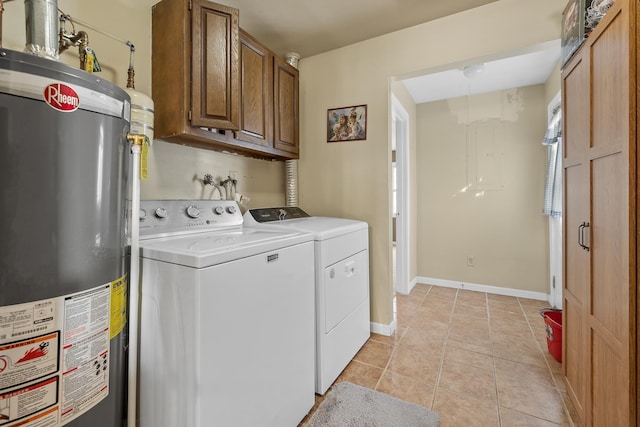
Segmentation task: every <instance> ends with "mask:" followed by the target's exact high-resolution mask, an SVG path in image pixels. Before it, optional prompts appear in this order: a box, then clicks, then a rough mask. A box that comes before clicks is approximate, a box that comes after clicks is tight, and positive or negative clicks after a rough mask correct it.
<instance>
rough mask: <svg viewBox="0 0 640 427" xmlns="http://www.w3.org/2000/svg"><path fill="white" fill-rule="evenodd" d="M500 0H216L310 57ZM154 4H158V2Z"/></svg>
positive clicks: (269, 41)
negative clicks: (237, 10)
mask: <svg viewBox="0 0 640 427" xmlns="http://www.w3.org/2000/svg"><path fill="white" fill-rule="evenodd" d="M494 1H496V0H322V1H319V0H216V2H217V3H221V4H225V5H227V6H231V7H235V8H237V9H239V10H240V27H242V28H243V29H244V30H246V31H247V32H248V33H249V34H251V35H252V36H254V37H255V38H256V39H258V40H260V41H261V42H262V43H264V44H265V45H267V46H268V47H269V48H270V49H271V50H273V51H274V52H275V53H277V54H279V55H282V56H284V55H285V54H286V53H287V52H297V53H298V54H299V55H300V57H301V58H306V57H309V56H313V55H316V54H319V53H323V52H328V51H330V50H333V49H337V48H340V47H344V46H348V45H350V44H353V43H357V42H360V41H363V40H367V39H370V38H373V37H377V36H381V35H383V34H387V33H391V32H393V31H397V30H401V29H403V28H408V27H412V26H414V25H418V24H422V23H424V22H428V21H432V20H435V19H438V18H442V17H445V16H448V15H453V14H456V13H459V12H462V11H464V10H467V9H472V8H475V7H479V6H483V5H485V4H488V3H492V2H494ZM154 3H155V2H154Z"/></svg>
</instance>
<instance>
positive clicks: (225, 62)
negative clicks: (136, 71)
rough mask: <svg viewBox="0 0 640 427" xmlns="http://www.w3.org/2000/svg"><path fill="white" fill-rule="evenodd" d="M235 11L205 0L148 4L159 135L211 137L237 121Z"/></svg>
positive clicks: (171, 0)
mask: <svg viewBox="0 0 640 427" xmlns="http://www.w3.org/2000/svg"><path fill="white" fill-rule="evenodd" d="M238 31H239V23H238V10H237V9H233V8H230V7H227V6H223V5H218V4H215V3H212V2H209V1H205V0H163V1H161V2H159V3H157V4H156V5H154V6H153V9H152V43H153V57H152V89H153V99H154V103H155V133H156V136H157V137H158V138H164V139H168V140H171V139H184V140H186V141H190V140H191V141H198V140H202V141H203V142H206V141H207V140H208V139H209V138H210V133H211V132H210V131H208V130H204V129H202V128H205V129H237V128H238V122H239V111H240V110H239V108H240V107H239V104H240V92H239V76H240V74H239V68H238V64H239V60H238V44H239V39H238Z"/></svg>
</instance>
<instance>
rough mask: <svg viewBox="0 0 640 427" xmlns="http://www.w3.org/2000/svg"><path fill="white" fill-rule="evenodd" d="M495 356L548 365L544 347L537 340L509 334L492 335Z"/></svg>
mask: <svg viewBox="0 0 640 427" xmlns="http://www.w3.org/2000/svg"><path fill="white" fill-rule="evenodd" d="M491 342H492V347H493V356H494V357H498V358H501V359H507V360H512V361H515V362H520V363H524V364H526V365H533V366H539V367H542V368H545V367H547V362H546V360H545V358H544V356H543V354H542V349H541V348H540V345H539V344H538V342H537V341H536V340H532V339H521V338H518V337H512V336H508V335H492V336H491Z"/></svg>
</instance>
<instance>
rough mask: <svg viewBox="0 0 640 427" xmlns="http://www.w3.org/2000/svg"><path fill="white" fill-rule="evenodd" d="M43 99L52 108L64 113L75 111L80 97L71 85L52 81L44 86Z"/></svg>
mask: <svg viewBox="0 0 640 427" xmlns="http://www.w3.org/2000/svg"><path fill="white" fill-rule="evenodd" d="M43 95H44V101H45V102H46V103H47V104H49V105H50V106H51V107H52V108H54V109H56V110H58V111H62V112H65V113H68V112H71V111H75V110H77V109H78V106H79V105H80V98H79V97H78V94H77V93H76V91H75V90H73V88H72V87H70V86H67V85H65V84H62V83H52V84H50V85H49V86H47V87H45V88H44V94H43Z"/></svg>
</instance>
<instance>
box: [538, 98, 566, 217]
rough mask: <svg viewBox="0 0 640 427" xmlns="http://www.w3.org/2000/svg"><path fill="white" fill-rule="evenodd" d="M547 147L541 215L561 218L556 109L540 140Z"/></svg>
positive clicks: (559, 131) (559, 115) (558, 116)
mask: <svg viewBox="0 0 640 427" xmlns="http://www.w3.org/2000/svg"><path fill="white" fill-rule="evenodd" d="M542 145H546V146H548V150H549V156H548V163H547V180H546V184H545V188H544V205H543V208H542V213H543V214H545V215H549V216H552V217H555V218H560V217H562V110H561V109H560V108H558V109H557V110H556V112H555V113H554V114H553V118H552V119H551V121H550V122H549V127H548V128H547V132H546V133H545V135H544V139H543V140H542Z"/></svg>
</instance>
